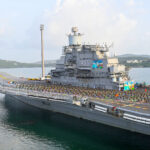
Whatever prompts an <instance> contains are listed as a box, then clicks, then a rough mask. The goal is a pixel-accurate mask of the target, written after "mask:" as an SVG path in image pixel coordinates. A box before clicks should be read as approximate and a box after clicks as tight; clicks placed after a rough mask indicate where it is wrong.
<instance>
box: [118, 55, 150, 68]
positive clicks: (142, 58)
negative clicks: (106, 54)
mask: <svg viewBox="0 0 150 150" xmlns="http://www.w3.org/2000/svg"><path fill="white" fill-rule="evenodd" d="M117 57H118V60H119V62H120V63H121V64H124V65H125V66H127V67H150V55H135V54H125V55H119V56H117Z"/></svg>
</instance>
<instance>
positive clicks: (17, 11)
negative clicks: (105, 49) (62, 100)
mask: <svg viewBox="0 0 150 150" xmlns="http://www.w3.org/2000/svg"><path fill="white" fill-rule="evenodd" d="M0 3H1V5H0V54H1V55H0V59H5V60H17V61H21V62H36V61H39V60H40V58H41V43H40V24H44V25H45V28H44V49H45V59H47V60H54V59H58V58H59V57H60V55H61V53H62V47H63V46H65V45H67V44H68V38H67V34H69V33H70V31H71V27H73V26H77V27H78V29H79V31H80V33H83V34H84V36H83V37H82V41H83V43H87V44H103V43H105V42H106V43H107V44H108V45H109V44H111V43H113V47H112V48H111V49H110V53H116V54H117V55H120V54H127V53H131V54H146V55H150V9H149V6H150V1H149V0H38V1H37V0H3V1H2V0H0Z"/></svg>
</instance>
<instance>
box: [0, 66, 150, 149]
mask: <svg viewBox="0 0 150 150" xmlns="http://www.w3.org/2000/svg"><path fill="white" fill-rule="evenodd" d="M50 69H51V68H46V72H47V73H48V71H49V70H50ZM33 70H34V71H33ZM0 72H7V73H10V74H12V75H16V76H20V77H39V76H40V73H41V70H40V68H18V69H1V70H0ZM129 74H130V76H131V78H134V79H135V81H136V82H144V81H146V83H147V84H150V78H149V76H150V68H136V69H131V70H130V72H129ZM149 141H150V137H149V136H145V135H141V134H136V133H132V132H128V131H125V130H122V129H117V128H113V127H109V126H106V125H101V124H96V123H92V122H89V121H85V120H80V119H76V118H73V117H69V116H65V115H62V114H57V113H52V112H47V111H43V110H40V109H36V108H34V107H31V106H28V105H26V104H22V103H21V102H19V101H17V100H15V99H10V98H9V97H7V96H6V97H5V96H4V95H2V94H0V150H120V149H121V150H149V149H150V142H149Z"/></svg>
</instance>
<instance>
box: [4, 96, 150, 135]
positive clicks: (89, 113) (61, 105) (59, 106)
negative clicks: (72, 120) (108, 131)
mask: <svg viewBox="0 0 150 150" xmlns="http://www.w3.org/2000/svg"><path fill="white" fill-rule="evenodd" d="M6 96H7V97H10V98H12V99H16V100H18V101H21V102H23V103H25V104H28V105H31V106H34V107H37V108H40V109H44V110H48V111H53V112H57V113H62V114H65V115H69V116H72V117H76V118H80V119H85V120H89V121H92V122H97V123H101V124H105V125H108V126H113V127H117V128H121V129H125V130H128V131H132V132H137V133H142V134H145V135H150V125H149V124H142V123H139V122H135V121H132V120H127V119H124V118H122V117H117V116H114V115H111V114H108V113H104V112H101V111H99V110H95V109H90V108H87V107H81V106H77V105H74V104H72V103H70V102H67V101H64V100H55V99H47V98H42V97H41V98H40V97H34V96H22V95H13V94H6Z"/></svg>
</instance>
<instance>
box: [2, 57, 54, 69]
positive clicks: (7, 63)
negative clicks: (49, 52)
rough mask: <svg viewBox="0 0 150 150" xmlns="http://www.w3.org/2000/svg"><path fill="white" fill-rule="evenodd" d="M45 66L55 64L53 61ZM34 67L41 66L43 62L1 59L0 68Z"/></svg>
mask: <svg viewBox="0 0 150 150" xmlns="http://www.w3.org/2000/svg"><path fill="white" fill-rule="evenodd" d="M45 66H46V67H47V66H55V63H54V62H53V63H52V62H51V61H50V62H46V63H45ZM32 67H41V63H40V62H39V63H37V62H36V63H21V62H17V61H9V60H2V59H0V68H32Z"/></svg>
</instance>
